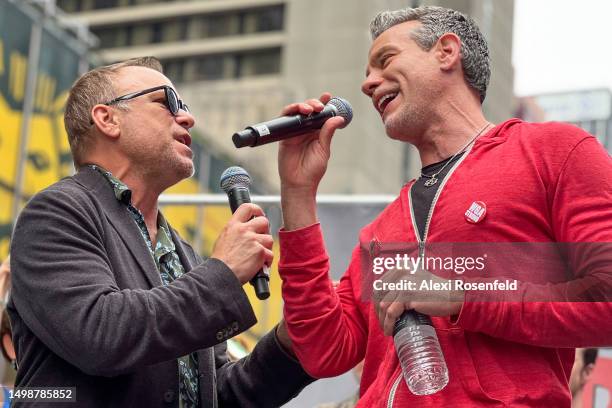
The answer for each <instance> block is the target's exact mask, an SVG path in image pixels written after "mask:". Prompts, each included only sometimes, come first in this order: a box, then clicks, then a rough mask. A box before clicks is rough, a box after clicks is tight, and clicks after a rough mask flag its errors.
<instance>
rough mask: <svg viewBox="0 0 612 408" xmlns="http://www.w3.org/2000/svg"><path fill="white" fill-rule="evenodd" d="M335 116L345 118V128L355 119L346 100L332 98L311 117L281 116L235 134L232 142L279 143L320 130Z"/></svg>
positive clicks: (243, 144) (252, 143) (249, 143)
mask: <svg viewBox="0 0 612 408" xmlns="http://www.w3.org/2000/svg"><path fill="white" fill-rule="evenodd" d="M334 116H342V117H343V118H344V125H342V127H345V126H346V125H348V124H349V123H350V122H351V120H352V119H353V108H351V104H350V103H348V101H347V100H346V99H342V98H331V99H330V100H329V102H327V105H325V108H323V110H322V111H321V112H318V113H312V114H310V115H307V116H305V115H293V116H281V117H280V118H276V119H272V120H269V121H267V122H262V123H258V124H256V125H253V126H248V127H247V128H246V129H244V130H242V131H240V132H238V133H234V135H233V136H232V141H233V142H234V146H236V147H238V148H240V147H245V146H250V147H255V146H261V145H264V144H268V143H272V142H277V141H279V140H283V139H288V138H290V137H294V136H299V135H302V134H304V133H307V132H310V131H311V130H314V129H320V128H321V127H322V126H323V124H324V123H325V121H326V120H327V119H329V118H333V117H334Z"/></svg>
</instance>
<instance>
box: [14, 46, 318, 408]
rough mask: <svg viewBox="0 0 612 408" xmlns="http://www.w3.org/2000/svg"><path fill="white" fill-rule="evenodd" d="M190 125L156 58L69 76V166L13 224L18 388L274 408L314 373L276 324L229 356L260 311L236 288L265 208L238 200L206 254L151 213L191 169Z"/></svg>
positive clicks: (257, 244)
mask: <svg viewBox="0 0 612 408" xmlns="http://www.w3.org/2000/svg"><path fill="white" fill-rule="evenodd" d="M193 125H194V118H193V116H192V115H191V114H190V113H189V110H188V108H187V105H185V104H184V103H183V102H182V101H181V100H180V99H179V97H178V95H177V93H176V91H175V90H174V87H173V85H172V83H171V82H170V80H169V79H168V78H166V77H165V76H164V75H163V74H162V72H161V65H160V64H159V61H157V60H156V59H154V58H149V57H148V58H140V59H134V60H129V61H126V62H123V63H118V64H114V65H110V66H106V67H100V68H96V69H94V70H92V71H90V72H88V73H86V74H85V75H83V76H82V77H81V78H80V79H79V80H77V81H76V83H75V84H74V86H73V87H72V89H71V91H70V94H69V97H68V101H67V105H66V112H65V126H66V130H67V133H68V139H69V142H70V147H71V150H72V154H73V159H74V163H75V166H76V168H77V173H76V174H75V175H74V176H72V177H68V178H65V179H63V180H61V181H60V182H58V183H56V184H54V185H52V186H50V187H49V188H47V189H45V190H44V191H42V192H40V193H38V194H37V195H36V196H35V197H34V198H32V200H31V201H30V202H29V203H28V205H27V206H26V208H25V209H24V210H23V211H22V213H21V215H20V217H19V220H18V222H17V224H16V226H15V230H14V234H13V240H12V247H11V252H12V258H11V262H12V264H11V265H12V270H13V271H14V275H13V280H12V284H13V293H12V298H11V301H10V304H9V313H10V316H11V321H12V324H13V330H14V340H15V348H16V351H17V362H18V372H17V379H16V390H19V389H21V388H23V387H32V389H34V390H36V389H42V388H44V387H58V388H57V389H58V390H60V391H65V392H62V393H61V395H62V396H64V397H65V396H66V395H68V394H69V392H68V391H69V389H70V388H71V389H72V394H71V396H72V397H76V401H77V402H78V406H79V407H162V406H163V407H168V406H171V407H184V408H191V407H203V408H204V407H217V406H221V407H230V406H240V407H272V406H279V405H281V404H283V403H284V402H286V401H287V400H289V399H291V398H292V397H293V396H295V395H296V394H297V392H298V391H299V390H300V389H301V388H303V387H304V386H305V385H306V384H307V383H308V382H310V381H311V379H310V377H308V376H307V375H306V373H305V372H304V371H303V370H302V368H301V367H300V365H299V364H298V363H297V361H296V360H295V359H293V358H292V357H291V356H290V355H289V354H288V353H287V350H290V349H291V345H290V342H289V341H288V336H287V335H286V331H285V326H284V324H281V325H279V326H278V327H277V328H276V329H275V330H274V331H272V332H271V333H269V334H268V335H266V336H264V337H263V338H262V339H261V341H260V342H259V343H258V345H257V346H256V347H255V349H254V351H253V352H252V354H251V355H250V356H249V357H247V358H245V359H242V360H240V361H238V362H236V363H230V362H229V361H228V358H227V355H226V346H225V340H227V339H228V338H230V337H232V336H235V335H236V334H238V333H240V332H242V331H244V330H246V329H248V328H249V327H250V326H252V325H253V324H254V323H255V321H256V319H255V316H254V314H253V310H252V308H251V306H250V304H249V301H248V298H247V296H246V294H245V293H244V291H243V289H242V285H243V284H244V283H245V282H247V281H249V280H250V279H251V278H252V277H253V276H254V275H255V273H256V272H257V271H258V270H259V269H260V268H261V267H262V266H263V265H264V264H270V263H271V262H272V257H273V255H272V243H273V240H272V237H271V236H270V235H269V233H268V221H267V219H266V218H265V217H263V215H264V214H263V212H262V210H261V208H259V207H257V206H256V205H253V204H244V205H242V206H241V207H240V208H239V209H238V210H237V211H236V212H235V213H234V215H233V216H232V218H231V220H230V221H229V223H228V224H227V225H226V226H225V228H224V229H223V231H222V232H221V234H220V236H219V238H218V240H217V242H216V243H215V246H214V248H213V252H212V255H211V257H210V258H209V259H207V260H205V261H203V260H202V259H201V258H200V257H199V256H198V255H197V254H196V253H195V251H194V250H193V248H192V247H191V246H190V245H189V244H187V243H186V242H185V241H183V240H182V239H181V238H180V237H179V236H178V234H177V233H176V231H174V230H173V229H172V228H171V227H170V225H169V224H168V222H167V221H166V219H165V218H164V216H163V215H162V213H161V212H160V211H159V210H158V197H159V195H160V194H161V193H162V192H163V191H164V190H166V189H167V188H168V187H170V186H172V185H174V184H176V183H178V182H179V181H181V180H183V179H185V178H187V177H190V176H191V175H192V174H193V171H194V167H193V160H192V151H191V149H190V144H191V136H190V134H189V129H190V128H192V127H193ZM253 217H255V218H253ZM272 389H274V392H270V391H271V390H272ZM39 395H40V393H39ZM58 395H59V393H58ZM61 398H62V397H59V399H58V400H60V399H61ZM49 401H50V400H49V399H46V400H43V399H41V398H38V399H36V401H35V402H34V403H33V405H35V404H36V403H37V402H42V404H43V405H44V404H45V403H47V402H49Z"/></svg>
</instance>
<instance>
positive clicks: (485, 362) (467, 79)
mask: <svg viewBox="0 0 612 408" xmlns="http://www.w3.org/2000/svg"><path fill="white" fill-rule="evenodd" d="M370 28H371V32H372V37H373V43H372V46H371V48H370V52H369V56H368V63H367V72H366V79H365V81H364V83H363V85H362V90H363V92H364V93H365V94H366V95H367V96H368V97H370V98H371V99H372V103H373V105H374V109H376V110H377V111H378V112H379V113H380V116H381V119H382V121H383V123H384V126H385V130H386V133H387V135H388V136H389V137H390V138H391V139H394V140H397V141H399V142H403V143H410V144H412V145H414V146H415V147H416V148H417V149H418V151H419V154H420V158H421V162H422V166H423V167H422V173H421V175H420V177H418V178H417V179H416V180H412V181H410V182H408V183H407V184H406V185H405V186H404V187H403V188H402V189H401V191H400V192H399V196H398V197H397V199H396V200H395V201H394V202H393V203H391V204H390V205H389V206H388V207H387V208H386V209H385V210H384V211H383V212H382V213H381V214H380V215H379V216H378V218H377V219H376V220H374V221H373V222H372V223H371V224H370V225H368V226H366V227H365V228H364V229H363V230H362V231H361V234H360V236H359V241H358V244H357V246H356V248H355V251H354V252H353V256H352V259H351V262H350V265H349V267H348V270H347V271H346V273H345V274H344V276H343V278H342V280H341V283H340V285H339V286H338V287H337V288H335V289H334V287H333V286H332V283H331V281H330V279H329V277H328V271H329V262H328V256H327V253H326V250H325V246H324V242H323V238H322V235H321V229H320V226H319V224H318V221H317V215H316V203H315V196H316V192H317V187H318V184H319V181H320V180H321V178H322V177H323V175H324V173H325V170H326V167H327V161H328V159H329V157H330V154H331V152H330V143H331V139H332V135H333V134H334V131H335V130H336V129H337V128H339V127H340V126H342V123H343V119H342V118H333V119H330V120H328V121H327V122H326V124H325V125H324V126H323V128H322V129H321V130H320V131H317V132H312V133H311V134H309V135H306V136H305V137H303V138H294V139H289V140H285V141H283V142H282V143H281V145H280V150H279V172H280V177H281V186H282V190H281V194H282V208H283V217H284V229H283V230H282V231H281V260H280V266H279V269H280V273H281V277H282V279H283V298H284V301H285V306H284V307H285V310H284V313H285V318H286V319H287V324H288V330H289V334H290V337H291V339H292V341H293V346H294V350H295V352H296V354H297V356H298V358H299V359H300V362H301V363H302V364H303V366H304V367H305V369H306V371H307V372H308V373H309V374H311V375H312V376H314V377H329V376H335V375H339V374H341V373H343V372H345V371H347V370H349V369H350V368H351V367H353V366H354V365H355V364H357V362H359V361H360V360H361V359H362V358H365V365H364V370H363V377H362V380H361V389H360V401H359V404H358V406H359V407H368V408H370V407H413V406H414V407H417V406H418V407H434V406H435V407H474V406H488V407H493V406H495V407H500V406H511V407H562V406H565V407H569V406H570V399H571V397H570V393H569V389H568V379H569V374H570V372H571V367H572V363H573V361H574V348H575V347H584V346H609V345H611V344H612V324H611V323H612V322H611V320H612V303H609V300H610V296H609V295H610V288H611V284H610V282H611V275H612V250H611V244H610V243H612V160H611V159H610V156H609V155H608V153H607V152H606V151H605V150H604V149H603V147H602V146H601V144H600V143H599V142H598V141H597V140H596V139H595V138H594V137H593V136H591V135H589V134H587V133H585V132H584V131H582V130H580V129H578V128H576V127H574V126H570V125H566V124H561V123H545V124H532V123H526V122H522V121H520V120H517V119H511V120H508V121H506V122H504V123H500V124H497V125H494V124H492V123H490V122H489V121H488V120H487V119H486V118H485V117H484V114H483V112H482V102H483V101H484V99H485V95H486V90H487V85H488V83H489V77H490V67H489V51H488V48H487V44H486V42H485V39H484V37H483V35H482V33H481V32H480V30H479V29H478V27H477V26H476V25H475V23H474V21H473V20H472V19H470V18H469V17H467V16H465V15H463V14H461V13H459V12H456V11H453V10H449V9H445V8H439V7H422V8H416V9H404V10H398V11H393V12H383V13H380V14H379V15H378V16H376V17H375V19H374V20H373V21H372V23H371V26H370ZM329 98H330V95H329V94H324V95H323V96H322V97H321V98H320V99H319V100H314V99H311V100H308V101H306V102H304V103H296V104H292V105H289V106H287V107H286V108H285V109H284V110H283V114H295V113H301V114H309V113H312V112H313V111H314V112H317V111H320V110H321V109H322V108H323V104H324V103H326V102H327V101H328V100H329ZM380 159H381V160H384V158H382V157H381V158H380ZM389 243H405V244H406V245H407V246H408V247H409V246H410V245H412V246H418V247H419V248H421V247H422V248H426V247H427V246H428V245H429V246H433V245H435V244H440V245H444V244H445V243H446V244H449V243H450V244H453V243H467V244H474V247H473V248H471V249H472V250H473V249H474V248H476V247H478V246H479V245H480V247H481V248H485V249H487V248H488V250H489V251H491V254H489V255H491V256H490V257H489V258H488V259H486V261H485V260H483V259H484V258H487V257H486V255H487V254H484V255H483V254H482V253H481V255H483V257H484V258H483V259H481V262H483V265H484V266H487V267H488V268H489V269H488V270H487V271H488V274H485V275H481V276H478V275H477V274H471V275H470V274H468V273H467V272H466V273H465V274H463V269H465V267H466V266H467V263H463V264H462V266H461V265H460V264H459V263H458V261H459V260H460V259H462V258H460V257H455V258H453V257H452V256H450V255H452V252H451V253H448V254H449V257H448V258H449V259H451V260H452V261H454V262H455V267H454V270H451V271H450V272H451V273H450V274H447V275H444V274H434V273H433V272H431V271H428V270H426V269H427V268H423V267H421V268H419V275H418V276H420V277H421V280H422V281H423V280H424V278H427V277H429V278H431V280H436V279H437V281H438V282H441V283H448V282H451V283H453V285H454V284H455V283H456V281H461V282H464V281H465V282H471V283H473V284H474V283H483V284H484V283H487V282H488V283H489V284H491V285H493V281H495V280H496V279H498V278H499V279H498V282H497V284H495V285H496V286H482V287H481V286H478V285H473V286H472V287H471V288H470V290H466V289H464V288H462V287H457V286H453V285H450V286H449V288H447V289H444V290H441V291H440V290H439V291H436V292H434V291H433V290H432V291H430V293H429V295H430V297H427V298H425V299H423V298H422V297H414V298H413V297H411V295H410V293H411V292H410V291H407V292H406V291H404V293H403V295H404V297H403V298H401V299H400V298H397V299H396V300H397V301H394V302H390V301H388V300H389V297H385V299H384V300H385V301H383V302H379V301H373V300H372V290H373V287H372V285H371V283H372V282H373V280H376V278H377V277H376V276H375V275H376V273H377V272H378V271H376V272H374V270H373V269H372V268H371V266H372V265H371V264H370V262H372V260H373V259H372V257H373V256H376V250H377V249H382V250H383V251H384V248H385V245H388V244H389ZM517 243H518V244H517ZM561 243H563V244H561ZM487 245H488V246H487ZM502 248H505V249H504V250H502ZM468 249H469V248H468ZM425 251H427V249H425ZM455 251H457V248H456V247H455ZM443 252H444V251H443ZM426 253H427V252H426ZM504 254H505V256H506V257H505V258H504ZM526 254H527V255H528V256H526ZM421 255H422V259H423V260H425V258H426V257H427V255H424V256H423V253H421ZM368 256H370V258H368ZM492 256H494V257H497V258H498V259H505V260H506V261H507V263H506V264H503V263H500V262H497V263H494V262H491V260H490V258H491V257H492ZM521 256H522V258H521ZM444 259H446V258H444ZM464 261H465V258H463V259H462V262H464ZM475 265H479V264H477V263H474V262H472V263H471V266H472V269H474V268H473V267H474V266H475ZM421 266H423V265H421ZM459 266H461V268H459ZM386 269H389V268H386ZM391 269H395V270H397V268H391ZM451 269H453V268H451ZM460 269H461V270H460ZM373 272H374V274H373ZM412 272H414V271H412ZM447 272H448V271H447ZM472 272H474V271H472ZM428 274H429V275H428ZM382 275H384V274H382ZM460 275H461V276H460ZM408 276H411V274H410V273H409V274H408ZM412 276H414V275H412ZM463 276H464V277H465V278H464V279H463ZM501 277H504V278H508V279H510V280H509V281H508V283H514V284H515V285H516V286H515V287H514V286H512V285H506V287H505V288H503V287H501V286H500V285H499V283H500V282H506V281H505V280H503V279H501ZM372 278H374V279H372ZM459 278H462V279H459ZM494 278H495V279H494ZM442 287H443V288H446V286H444V285H442ZM474 288H475V289H476V290H472V289H474ZM483 288H484V289H483ZM416 292H418V291H415V293H416ZM388 294H389V293H387V294H386V295H385V296H388ZM578 301H581V302H578ZM586 301H588V302H586ZM405 310H416V311H418V312H420V313H423V314H426V315H429V316H431V317H432V321H433V326H434V327H435V329H436V333H437V336H438V338H439V342H440V345H441V348H442V351H443V353H444V357H445V359H446V363H447V366H448V371H449V378H450V380H449V383H448V385H447V386H446V387H445V388H444V389H442V390H441V391H439V392H437V393H435V394H432V395H428V396H416V395H413V394H412V393H411V392H410V391H409V390H408V388H407V386H406V384H405V382H404V381H403V380H402V375H401V369H400V365H399V362H398V358H397V355H396V352H395V350H394V345H393V338H392V336H391V334H392V330H393V325H394V323H395V321H396V320H397V318H398V317H399V316H400V315H401V314H402V313H403V312H404V311H405Z"/></svg>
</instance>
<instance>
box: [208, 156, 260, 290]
mask: <svg viewBox="0 0 612 408" xmlns="http://www.w3.org/2000/svg"><path fill="white" fill-rule="evenodd" d="M220 183H221V188H222V189H223V191H225V193H226V194H227V198H228V200H229V205H230V208H231V209H232V214H233V213H235V212H236V210H237V209H238V207H240V205H241V204H244V203H250V202H251V196H250V195H249V186H250V185H251V176H249V173H247V171H246V170H245V169H243V168H242V167H238V166H233V167H228V168H227V169H225V171H224V172H223V174H221V181H220ZM269 280H270V272H269V270H268V267H267V266H266V265H264V267H263V268H262V269H260V270H259V272H257V273H256V274H255V276H254V277H253V279H251V281H250V283H251V285H253V288H254V289H255V294H256V295H257V298H258V299H261V300H264V299H267V298H269V297H270V285H269V283H268V282H269Z"/></svg>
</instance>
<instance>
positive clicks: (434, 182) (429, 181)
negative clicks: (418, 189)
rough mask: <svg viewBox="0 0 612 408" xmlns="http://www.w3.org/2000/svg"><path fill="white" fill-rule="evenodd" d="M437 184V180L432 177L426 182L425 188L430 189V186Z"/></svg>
mask: <svg viewBox="0 0 612 408" xmlns="http://www.w3.org/2000/svg"><path fill="white" fill-rule="evenodd" d="M437 182H438V179H437V178H436V177H435V176H434V177H432V178H430V179H428V180H427V181H426V182H425V187H431V186H433V185H434V184H436V183H437Z"/></svg>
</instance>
